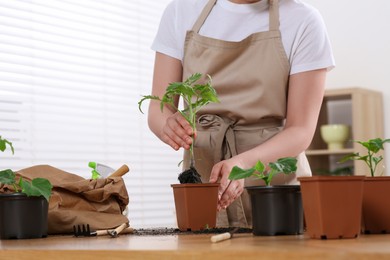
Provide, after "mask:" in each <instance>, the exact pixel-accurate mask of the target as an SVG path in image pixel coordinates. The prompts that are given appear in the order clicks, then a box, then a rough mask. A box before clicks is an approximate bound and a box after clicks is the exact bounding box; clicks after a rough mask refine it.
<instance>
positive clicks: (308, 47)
mask: <svg viewBox="0 0 390 260" xmlns="http://www.w3.org/2000/svg"><path fill="white" fill-rule="evenodd" d="M334 67H335V61H334V57H333V52H332V47H331V43H330V41H329V37H328V33H327V29H326V26H325V23H324V21H323V19H322V16H321V15H320V14H319V12H318V11H317V10H313V12H312V13H311V15H310V16H308V18H307V20H306V21H305V23H303V24H302V26H301V27H300V28H299V30H298V35H297V40H296V41H295V42H294V44H293V53H292V63H291V72H290V74H295V73H299V72H304V71H310V70H316V69H323V68H326V69H327V70H331V69H333V68H334Z"/></svg>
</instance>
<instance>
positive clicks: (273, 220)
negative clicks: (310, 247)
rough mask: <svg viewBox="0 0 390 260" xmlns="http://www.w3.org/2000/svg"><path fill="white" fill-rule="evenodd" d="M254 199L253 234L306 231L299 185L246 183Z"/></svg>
mask: <svg viewBox="0 0 390 260" xmlns="http://www.w3.org/2000/svg"><path fill="white" fill-rule="evenodd" d="M246 189H247V191H248V193H249V195H250V197H251V203H252V221H253V234H254V235H257V236H276V235H298V234H302V233H303V209H302V198H301V188H300V186H299V185H281V186H251V187H246Z"/></svg>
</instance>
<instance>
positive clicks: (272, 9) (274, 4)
mask: <svg viewBox="0 0 390 260" xmlns="http://www.w3.org/2000/svg"><path fill="white" fill-rule="evenodd" d="M269 30H270V31H278V30H279V0H269Z"/></svg>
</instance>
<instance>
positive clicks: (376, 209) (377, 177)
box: [340, 138, 390, 234]
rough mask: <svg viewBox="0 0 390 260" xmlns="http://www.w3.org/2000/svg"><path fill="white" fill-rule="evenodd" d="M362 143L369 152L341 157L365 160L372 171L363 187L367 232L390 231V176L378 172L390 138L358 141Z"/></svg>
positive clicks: (364, 228)
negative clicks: (385, 146) (385, 145)
mask: <svg viewBox="0 0 390 260" xmlns="http://www.w3.org/2000/svg"><path fill="white" fill-rule="evenodd" d="M356 142H357V143H359V144H361V145H362V146H363V147H364V149H366V151H367V153H366V154H363V155H361V154H360V153H352V154H349V155H347V156H345V157H344V158H342V159H341V161H340V162H345V161H347V160H360V161H363V162H364V163H365V164H366V165H367V167H368V170H369V171H370V173H369V174H368V176H367V177H366V178H365V179H364V189H363V226H362V231H363V233H365V234H380V233H390V222H389V219H390V203H389V200H388V198H389V197H390V176H382V175H383V171H382V172H380V173H378V170H379V169H378V166H379V164H380V162H381V161H382V160H383V156H382V155H381V154H380V153H381V152H382V151H383V150H384V144H385V143H390V139H382V138H375V139H370V140H368V141H356Z"/></svg>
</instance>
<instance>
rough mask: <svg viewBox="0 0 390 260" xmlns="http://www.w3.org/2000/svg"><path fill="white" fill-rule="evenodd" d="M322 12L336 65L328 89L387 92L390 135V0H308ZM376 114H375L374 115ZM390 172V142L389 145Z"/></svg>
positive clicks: (389, 165)
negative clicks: (367, 89) (361, 89)
mask: <svg viewBox="0 0 390 260" xmlns="http://www.w3.org/2000/svg"><path fill="white" fill-rule="evenodd" d="M304 2H306V3H308V4H310V5H312V6H314V7H316V8H317V9H318V10H319V11H320V13H321V14H322V16H323V18H324V20H325V23H326V25H327V28H328V33H329V36H330V40H331V42H332V46H333V51H334V55H335V59H336V68H335V69H334V70H333V71H331V72H330V73H329V74H328V79H327V88H343V87H351V86H358V87H364V88H369V89H373V90H377V91H381V92H382V93H383V101H384V118H385V122H384V125H385V138H390V120H389V117H388V115H389V114H390V103H389V102H386V101H387V100H390V16H389V13H390V1H389V0H375V1H365V0H341V1H340V0H326V1H324V0H304ZM373 116H374V115H373ZM385 148H386V150H387V152H386V158H385V164H386V165H387V175H390V170H388V169H389V168H390V152H389V151H388V150H389V149H390V145H388V144H387V145H386V146H385Z"/></svg>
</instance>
